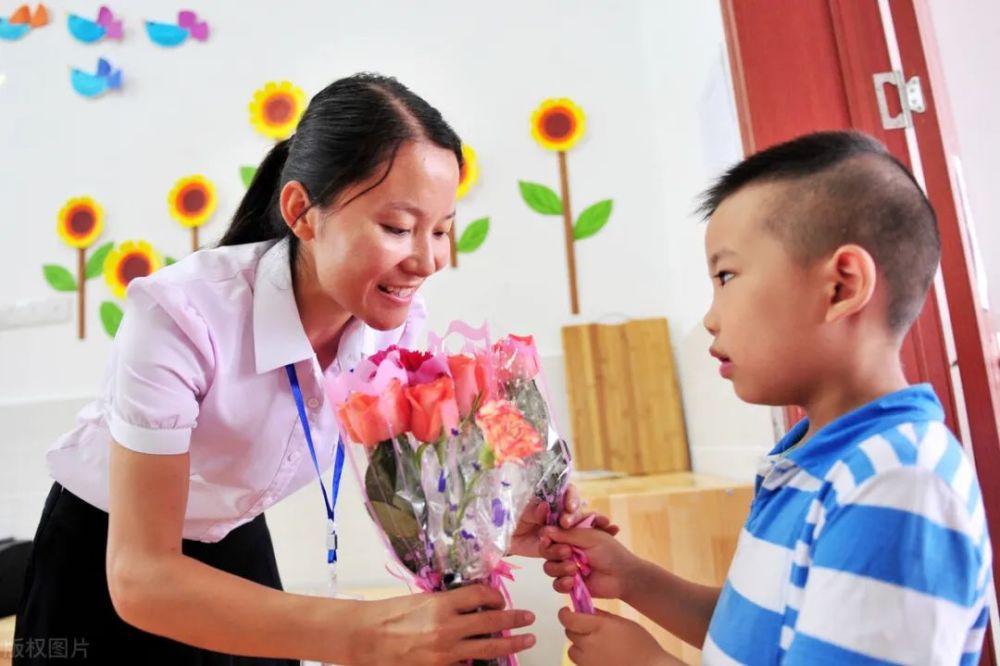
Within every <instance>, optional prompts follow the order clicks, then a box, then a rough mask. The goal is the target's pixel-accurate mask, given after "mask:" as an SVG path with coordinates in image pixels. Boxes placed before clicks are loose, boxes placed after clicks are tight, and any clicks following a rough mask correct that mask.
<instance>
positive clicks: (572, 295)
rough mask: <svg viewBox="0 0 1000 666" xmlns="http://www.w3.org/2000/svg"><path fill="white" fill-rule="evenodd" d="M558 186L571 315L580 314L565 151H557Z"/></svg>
mask: <svg viewBox="0 0 1000 666" xmlns="http://www.w3.org/2000/svg"><path fill="white" fill-rule="evenodd" d="M559 185H560V187H561V188H562V209H563V231H564V232H565V236H566V268H567V269H568V270H569V300H570V307H571V309H572V312H573V314H580V299H579V296H578V295H577V289H576V248H575V247H574V243H575V241H574V240H573V212H572V209H571V207H570V201H569V170H568V169H567V167H566V151H565V150H560V151H559Z"/></svg>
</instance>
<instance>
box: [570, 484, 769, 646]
mask: <svg viewBox="0 0 1000 666" xmlns="http://www.w3.org/2000/svg"><path fill="white" fill-rule="evenodd" d="M576 483H577V484H578V486H579V487H580V490H581V493H582V494H583V496H584V498H586V500H587V503H588V509H591V510H594V511H598V512H600V513H604V514H606V515H609V516H611V518H612V520H613V521H614V522H616V523H617V524H618V525H620V526H621V528H622V532H621V534H620V535H619V537H618V538H619V539H620V540H621V542H622V543H624V544H625V545H626V546H627V547H628V548H629V550H631V551H632V552H634V553H636V554H637V555H639V556H641V557H643V558H645V559H647V560H650V561H652V562H655V563H657V564H659V565H661V566H663V567H664V568H666V569H668V570H669V571H672V572H673V573H675V574H677V575H679V576H682V577H684V578H687V579H690V580H692V581H694V582H697V583H702V584H705V585H717V586H721V585H722V583H723V582H724V581H725V579H726V573H727V572H728V570H729V563H730V561H731V560H732V558H733V553H734V552H735V551H736V542H737V539H738V538H739V533H740V529H741V528H742V527H743V523H744V521H745V520H746V517H747V513H748V512H749V510H750V502H751V500H752V499H753V486H752V485H749V484H734V483H733V482H731V481H727V480H725V479H719V478H715V477H709V476H704V475H699V474H692V473H690V472H683V473H675V474H657V475H651V476H634V477H624V478H619V479H608V480H601V481H596V480H594V481H577V482H576ZM597 606H598V607H600V608H603V609H604V610H606V611H608V612H612V613H617V614H619V615H622V616H624V617H627V618H629V619H632V620H635V621H637V622H639V623H640V624H642V625H643V626H644V627H646V628H647V629H649V630H650V631H651V632H652V633H653V635H654V636H656V638H657V639H658V640H659V641H660V643H661V644H662V645H663V647H664V648H665V649H666V650H667V651H669V652H670V653H671V654H673V655H675V656H676V657H678V658H680V659H683V660H684V661H685V662H686V663H689V664H696V663H699V661H700V651H699V650H697V649H695V648H693V647H691V646H690V645H687V644H686V643H683V642H682V641H680V640H679V639H677V638H675V637H673V636H672V635H670V634H669V633H667V632H666V631H664V630H663V629H661V628H660V627H659V626H657V625H656V624H654V623H653V622H650V621H649V620H646V619H645V618H644V617H643V616H642V615H640V614H639V613H638V612H636V611H635V610H633V609H632V608H631V607H630V606H628V605H627V604H624V603H621V602H619V601H605V600H599V601H598V602H597ZM566 663H569V662H568V661H567V662H566Z"/></svg>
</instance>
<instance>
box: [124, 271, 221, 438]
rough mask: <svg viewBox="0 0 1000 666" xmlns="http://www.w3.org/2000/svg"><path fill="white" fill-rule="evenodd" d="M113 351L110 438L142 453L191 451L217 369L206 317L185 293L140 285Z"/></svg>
mask: <svg viewBox="0 0 1000 666" xmlns="http://www.w3.org/2000/svg"><path fill="white" fill-rule="evenodd" d="M114 347H115V348H114V355H115V360H114V367H113V371H112V381H113V385H112V390H111V414H110V430H111V436H112V437H113V438H114V440H115V441H116V442H118V443H119V444H121V445H122V446H124V447H126V448H128V449H131V450H133V451H137V452H139V453H152V454H162V455H165V454H178V453H185V452H186V451H187V450H188V449H189V447H190V443H191V431H192V430H193V429H194V427H195V426H196V425H197V423H198V411H199V404H200V401H201V398H202V396H203V395H204V393H205V391H206V389H207V387H208V384H209V380H210V376H211V369H212V358H213V356H212V353H211V338H210V336H209V334H208V327H207V325H206V324H205V321H204V319H203V318H202V317H201V315H200V314H199V313H198V312H197V311H196V310H195V309H194V307H193V306H192V305H191V304H190V303H189V302H188V301H187V299H186V298H185V297H184V294H183V292H182V291H181V290H180V289H179V288H177V287H175V286H173V285H166V284H158V283H155V282H151V281H150V280H149V279H141V280H135V281H133V282H132V283H131V284H130V285H129V289H128V296H127V299H126V302H125V314H124V317H123V319H122V323H121V326H120V327H119V329H118V332H117V334H116V336H115V342H114Z"/></svg>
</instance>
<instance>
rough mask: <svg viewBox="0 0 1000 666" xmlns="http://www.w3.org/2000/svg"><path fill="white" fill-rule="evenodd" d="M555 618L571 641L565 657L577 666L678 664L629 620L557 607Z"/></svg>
mask: <svg viewBox="0 0 1000 666" xmlns="http://www.w3.org/2000/svg"><path fill="white" fill-rule="evenodd" d="M559 622H560V623H562V626H563V627H565V628H566V638H568V639H569V640H570V641H571V642H572V643H573V645H571V646H570V648H569V658H570V659H571V660H572V661H573V663H574V664H578V666H591V664H592V665H593V666H607V664H643V665H644V666H654V665H656V666H659V665H661V664H663V665H664V666H665V665H667V664H680V663H681V662H679V661H677V660H675V659H673V658H672V657H671V656H670V655H668V654H667V653H666V652H664V651H663V648H661V647H660V644H659V643H657V642H656V639H655V638H653V636H652V635H651V634H650V633H649V632H648V631H646V630H645V629H643V628H642V627H640V626H639V625H638V624H636V623H635V622H633V621H632V620H626V619H625V618H623V617H619V616H617V615H612V614H610V613H605V612H604V611H602V610H599V611H597V614H596V615H588V614H586V613H574V612H573V611H571V610H570V609H568V608H562V609H560V610H559Z"/></svg>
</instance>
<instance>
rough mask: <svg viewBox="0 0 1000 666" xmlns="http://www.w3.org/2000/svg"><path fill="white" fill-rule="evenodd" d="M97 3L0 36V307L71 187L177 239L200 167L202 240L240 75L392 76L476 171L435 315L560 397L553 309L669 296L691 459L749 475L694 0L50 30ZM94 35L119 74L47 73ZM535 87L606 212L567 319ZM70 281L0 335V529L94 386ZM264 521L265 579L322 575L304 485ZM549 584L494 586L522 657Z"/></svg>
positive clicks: (53, 258)
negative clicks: (723, 290) (76, 37)
mask: <svg viewBox="0 0 1000 666" xmlns="http://www.w3.org/2000/svg"><path fill="white" fill-rule="evenodd" d="M99 4H100V2H99V1H98V0H86V1H78V2H73V3H70V2H68V0H52V2H51V3H49V8H50V10H51V12H52V15H53V16H54V17H55V25H52V26H50V27H48V28H44V29H42V30H39V31H37V32H35V33H32V34H30V35H28V37H27V38H25V39H24V40H23V41H22V42H18V43H7V42H0V74H4V75H6V77H5V78H6V81H5V83H3V84H2V85H0V137H2V144H0V146H2V154H3V156H4V158H5V165H6V167H5V169H4V173H3V177H2V178H0V201H3V202H4V209H3V212H4V215H3V218H4V230H5V232H6V234H5V238H6V241H7V242H5V243H3V244H0V277H2V278H3V279H2V280H0V304H4V303H10V302H13V301H16V300H20V299H34V298H40V297H46V296H49V295H51V294H52V292H51V290H50V288H49V287H48V286H47V285H46V284H45V283H44V281H43V280H42V277H41V271H40V266H41V265H42V264H43V263H62V264H70V263H71V262H72V260H73V254H72V252H71V251H70V250H69V249H67V248H66V247H65V246H63V245H62V243H61V242H60V241H59V240H58V238H57V237H56V234H55V233H54V223H55V214H56V212H57V211H58V210H59V208H60V207H61V205H62V203H63V202H64V201H65V200H66V199H67V198H68V197H70V196H74V195H78V194H86V193H89V194H92V195H94V196H95V197H96V198H97V199H98V200H99V201H100V202H101V203H102V204H103V205H104V207H105V212H106V216H107V217H106V232H105V235H104V238H105V239H114V240H116V241H122V240H126V239H129V238H144V239H147V240H150V241H151V242H152V243H153V244H154V246H155V247H157V248H158V249H159V250H160V251H161V252H162V253H164V254H170V255H174V256H183V254H184V252H185V249H186V248H187V246H188V242H189V241H188V235H187V233H186V232H185V231H183V230H181V228H180V227H179V226H177V225H176V224H175V223H174V222H173V221H172V220H171V219H170V218H169V217H168V215H167V209H166V205H165V198H166V194H167V192H168V191H169V190H170V188H171V186H172V184H173V182H174V181H175V180H176V179H177V178H178V177H180V176H182V175H186V174H188V173H196V172H201V173H204V174H205V175H207V176H208V177H209V178H211V179H213V180H214V181H215V183H216V185H217V187H218V191H219V212H218V213H217V215H216V218H215V219H214V221H212V222H211V223H210V224H209V225H208V226H207V227H206V228H205V229H204V232H203V233H204V236H203V237H204V238H206V240H207V239H212V238H216V237H218V236H219V235H220V234H221V232H222V230H223V228H224V226H225V218H226V217H227V215H228V214H229V213H231V211H232V210H233V208H234V207H235V205H236V203H237V202H238V200H239V197H240V196H241V194H242V191H243V188H242V185H241V183H240V180H239V176H238V167H239V166H240V165H241V164H249V163H254V162H256V161H258V160H259V159H260V158H261V157H262V155H263V154H264V152H265V151H266V149H267V147H268V143H267V141H266V140H264V139H262V138H261V137H259V136H257V135H256V134H255V133H254V132H253V130H252V129H251V128H250V126H249V123H248V122H247V120H246V116H247V113H246V105H247V103H248V101H249V99H250V97H251V95H252V93H253V91H254V90H255V89H256V88H257V87H259V86H260V85H261V84H263V83H264V82H265V81H267V80H270V79H285V78H287V79H289V80H292V81H294V82H295V83H297V84H298V85H299V86H301V87H302V88H303V89H304V90H306V92H307V94H312V93H314V92H316V91H317V90H318V89H320V88H321V87H322V86H324V85H325V84H327V83H329V82H330V81H331V80H333V79H335V78H336V77H338V76H341V75H346V74H349V73H353V72H355V71H358V70H376V71H381V72H385V73H390V74H393V75H395V76H397V77H399V78H400V79H401V80H402V81H403V82H405V83H406V84H407V85H409V86H411V87H412V88H413V89H415V90H416V91H417V92H419V93H420V94H421V95H423V96H425V97H426V98H427V99H428V100H430V101H431V102H432V103H433V104H435V105H436V106H438V107H439V108H440V109H441V110H442V112H443V113H444V114H445V116H446V117H447V118H448V119H449V120H450V121H451V122H452V124H453V125H454V126H455V127H456V129H457V130H458V131H459V133H460V134H461V135H462V136H463V138H464V139H465V140H466V141H467V142H468V143H470V144H471V145H472V146H473V147H474V148H475V149H476V150H477V152H478V154H479V158H480V167H481V180H480V183H479V185H478V186H477V187H476V188H475V189H473V191H472V192H471V194H470V195H469V196H468V197H467V198H466V199H465V200H463V201H462V202H461V203H460V205H459V216H460V225H463V224H465V223H467V222H468V221H469V220H472V219H475V218H477V217H480V216H482V215H489V216H491V218H492V220H493V230H492V231H491V234H490V237H489V239H488V240H487V242H486V244H485V245H484V246H483V248H482V249H481V250H480V251H479V252H477V253H475V254H473V255H463V257H462V266H461V268H460V269H459V271H458V272H451V271H447V272H445V273H444V274H442V275H440V276H438V277H436V278H435V279H433V280H432V281H431V282H430V283H428V285H427V286H426V291H425V295H426V297H427V300H428V302H429V304H430V307H431V313H432V314H431V324H432V326H434V327H435V328H442V327H443V326H444V325H446V324H447V322H449V321H450V320H451V319H453V318H455V317H459V316H461V317H463V318H465V319H467V320H469V321H471V322H478V321H480V320H482V319H484V318H488V319H489V320H490V321H491V324H492V326H493V327H494V330H497V331H507V330H513V331H516V332H532V333H534V334H535V335H536V338H537V339H538V341H539V345H540V348H541V351H542V354H543V356H544V357H545V367H546V370H547V372H548V374H549V378H550V383H551V384H553V388H554V392H555V394H556V395H555V398H556V400H557V402H558V403H559V404H558V407H557V409H558V410H559V411H560V413H562V414H563V415H565V413H566V408H565V397H564V386H563V376H562V359H561V348H560V342H559V340H560V333H559V330H560V327H561V326H563V325H566V324H570V323H574V322H590V321H616V320H620V319H623V318H627V317H645V316H665V317H668V318H669V320H670V323H671V330H672V334H673V338H674V343H675V351H676V353H677V356H678V366H679V372H680V378H681V387H682V392H683V396H684V404H685V412H686V415H687V419H688V430H689V436H690V442H691V445H692V449H693V451H692V453H693V461H694V464H695V467H696V469H698V470H700V471H708V472H712V473H717V474H724V475H728V476H733V477H736V478H741V479H744V480H749V479H750V478H751V475H752V473H753V469H754V464H755V460H756V457H757V456H758V455H759V454H760V453H761V452H763V451H764V450H766V449H767V448H768V447H769V446H770V445H771V443H772V434H771V425H770V420H769V413H768V411H767V410H766V409H763V408H758V407H749V406H746V405H742V404H741V403H739V402H738V401H737V400H736V399H735V398H734V397H733V395H732V392H731V390H730V388H729V386H728V385H727V384H726V383H725V382H723V381H722V380H721V379H719V378H718V375H717V373H716V370H715V368H714V364H713V363H712V361H711V359H710V358H709V357H708V355H707V348H708V339H707V334H706V333H705V332H704V331H703V329H702V328H701V325H700V319H701V315H702V313H703V311H704V310H705V308H706V307H707V305H708V300H709V297H710V283H709V280H708V279H707V276H706V270H705V266H704V259H703V250H702V239H703V228H702V227H701V226H700V225H699V224H698V221H697V220H696V219H695V218H694V217H693V215H692V214H691V211H692V210H693V208H694V206H695V196H696V194H697V193H698V192H699V191H700V190H701V189H703V188H704V187H705V186H706V185H707V184H708V182H709V180H710V177H711V176H712V175H713V174H714V173H715V172H716V171H718V169H720V168H721V167H723V166H725V164H726V163H727V162H728V161H729V160H732V159H735V158H736V157H737V156H738V152H739V145H738V140H737V138H736V120H735V115H734V113H733V110H732V101H731V93H730V92H729V88H728V82H727V78H726V77H727V76H728V75H727V73H726V71H725V68H724V57H723V54H724V49H723V32H722V24H721V18H720V16H719V10H718V6H717V3H715V2H686V3H674V2H670V3H667V2H661V1H659V0H642V1H637V2H631V3H605V2H598V1H597V0H586V1H583V0H552V1H550V2H545V3H538V2H530V1H528V0H517V1H512V2H507V3H502V4H496V3H493V4H491V5H485V4H475V5H470V4H468V3H461V2H457V1H452V2H445V1H443V0H440V1H436V2H423V3H409V2H401V1H393V2H384V3H381V4H379V5H375V4H373V3H356V2H330V3H315V2H307V1H306V0H289V1H287V2H285V3H283V4H282V5H281V9H280V10H279V9H277V6H276V5H275V4H273V3H264V2H254V3H250V2H242V3H237V2H235V0H228V1H220V2H215V3H211V4H210V5H208V6H204V7H198V9H199V10H200V11H203V12H204V15H203V18H205V19H206V20H208V21H209V23H210V24H211V27H212V30H213V34H212V37H211V39H210V41H209V42H207V43H205V44H199V43H193V44H185V45H183V46H181V47H180V48H178V49H176V50H173V51H166V50H162V49H160V48H158V47H155V46H153V45H152V44H150V43H149V42H148V40H147V39H146V37H145V35H144V34H142V32H141V27H140V26H141V23H140V20H141V19H143V18H154V19H160V20H168V19H170V18H171V16H172V15H173V14H174V13H175V12H176V10H177V9H181V8H186V7H187V5H186V4H184V5H182V4H181V3H178V2H167V1H163V2H158V3H156V11H155V15H154V12H152V11H143V10H141V9H132V8H131V7H134V6H135V5H136V4H138V3H132V4H131V5H123V6H121V7H116V8H115V9H116V10H120V11H121V12H122V13H123V16H124V18H125V21H126V24H125V27H126V31H127V34H126V40H125V41H124V42H123V43H122V44H120V45H118V44H111V45H107V46H106V47H105V46H98V47H93V46H85V45H82V44H79V43H77V42H75V41H73V40H71V39H70V37H69V36H68V34H67V33H66V30H65V27H64V22H65V14H66V13H67V11H69V8H70V7H71V6H72V9H73V11H75V12H78V13H82V14H88V13H91V12H93V13H96V11H97V8H98V6H99ZM144 6H146V7H150V6H152V3H144ZM98 55H106V56H107V57H109V58H110V59H111V61H112V63H113V64H114V65H115V66H120V67H121V68H122V69H123V70H124V75H125V90H124V92H123V93H122V94H121V95H119V96H113V97H109V98H106V99H102V100H98V101H87V100H83V99H81V98H79V97H77V96H76V95H75V93H73V92H72V91H71V89H70V87H69V84H68V66H69V65H73V66H79V67H91V66H93V64H94V62H95V61H96V58H97V56H98ZM551 96H569V97H572V98H573V99H575V100H576V101H577V102H578V103H579V104H580V105H581V106H583V108H584V109H585V110H586V112H587V113H588V130H587V136H586V138H585V139H584V141H583V142H581V144H580V145H579V146H578V147H577V148H576V149H574V150H573V151H572V152H571V154H570V156H569V170H570V175H571V182H572V191H573V199H574V208H575V210H577V211H579V210H582V209H583V207H584V206H586V205H588V204H589V203H592V202H594V201H597V200H599V199H603V198H607V197H611V198H614V201H615V208H614V214H613V216H612V219H611V221H610V223H609V225H608V227H607V228H606V229H605V230H604V231H603V232H602V233H600V234H599V235H598V236H596V237H594V238H593V239H590V240H588V241H586V242H583V243H580V244H579V245H578V255H577V257H578V265H579V271H580V293H581V303H582V309H583V312H582V314H581V315H580V316H579V317H572V316H570V315H569V308H568V297H567V287H566V277H565V267H564V261H565V260H564V255H563V241H562V237H561V225H560V222H559V221H558V220H557V219H555V218H543V217H541V216H538V215H536V214H535V213H533V212H531V211H530V210H529V209H528V208H527V207H526V206H525V205H524V203H523V202H522V201H521V200H520V198H519V196H518V192H517V181H518V180H519V179H525V180H535V181H539V182H544V183H547V184H549V185H551V186H553V187H554V186H556V184H557V182H558V181H557V177H558V171H557V164H556V158H555V156H554V155H553V154H551V153H547V152H544V151H542V150H541V149H540V148H539V147H538V146H537V145H536V144H535V143H534V141H533V140H532V139H531V137H530V134H529V131H528V119H529V116H530V113H531V111H532V110H533V108H534V107H535V106H536V104H537V103H538V102H539V101H540V100H542V99H543V98H545V97H551ZM88 288H89V293H88V298H89V300H90V303H91V306H90V307H89V308H88V312H87V315H88V331H89V334H88V338H87V340H86V341H84V342H78V341H76V339H75V332H74V331H75V329H74V326H73V324H71V323H66V324H60V325H53V326H46V327H39V328H33V329H21V330H10V331H0V425H2V427H3V431H4V433H5V441H4V443H3V445H2V446H3V448H2V449H0V482H2V485H0V507H2V509H3V511H2V512H0V536H2V535H4V534H6V533H13V534H15V535H17V536H22V537H30V536H31V533H32V532H33V529H34V524H35V522H36V520H37V512H38V510H39V509H40V507H41V501H42V499H43V497H44V492H45V490H46V488H47V483H48V481H47V479H46V478H45V472H44V466H43V463H42V456H43V453H44V450H45V448H46V447H47V446H48V445H49V444H50V443H51V441H52V440H53V439H54V437H55V436H57V435H58V434H59V433H60V432H61V431H63V430H64V429H66V428H68V427H69V425H70V423H71V420H72V414H73V413H74V411H75V409H76V408H78V406H79V405H80V404H82V401H84V400H86V399H89V398H91V397H92V396H93V393H94V391H95V390H96V388H97V386H98V381H99V378H100V375H101V372H102V370H103V367H104V363H105V359H106V358H107V354H108V350H109V345H110V342H109V340H108V339H107V338H106V336H105V334H104V333H103V331H102V330H101V328H100V322H99V320H98V318H97V314H96V307H94V305H95V304H96V303H98V302H100V300H104V299H105V298H107V297H108V293H107V289H106V287H105V286H104V285H103V283H99V282H98V281H96V280H95V281H94V282H91V283H90V286H89V287H88ZM721 415H724V416H725V418H720V416H721ZM562 422H563V424H564V425H567V426H568V423H567V421H566V419H565V416H564V417H563V420H562ZM342 497H344V500H343V502H344V506H343V508H342V510H341V512H340V514H341V516H342V521H343V523H344V525H343V528H342V529H343V532H344V539H343V543H344V552H343V558H344V560H343V565H342V579H343V580H344V581H345V584H350V583H355V584H381V583H386V582H390V581H391V578H389V577H388V574H386V573H385V572H384V571H383V570H382V568H381V565H377V566H376V565H373V562H380V561H382V558H381V548H380V546H379V545H378V542H377V541H376V539H375V536H374V533H373V532H372V528H371V526H370V525H369V524H368V522H367V518H366V517H365V515H364V513H363V512H362V511H361V510H360V505H359V504H358V502H357V499H356V494H355V493H353V492H352V491H351V487H350V486H348V487H346V488H345V492H344V493H343V495H342ZM269 518H270V520H271V525H272V530H273V531H274V533H275V541H276V549H277V552H278V559H279V563H280V566H281V570H282V574H283V577H284V579H285V582H286V585H288V586H289V587H291V588H295V589H309V588H313V587H316V586H317V585H319V584H320V582H321V581H322V577H323V565H322V563H321V561H320V560H321V553H322V544H321V540H320V533H319V530H320V529H322V519H323V515H322V511H321V506H320V499H319V497H318V491H317V490H316V488H314V487H309V488H306V489H303V490H302V491H300V492H299V493H298V494H297V495H295V496H293V497H291V498H289V500H288V501H286V502H285V503H283V504H282V505H280V506H279V507H276V508H275V509H274V510H272V511H271V512H270V513H269ZM548 589H549V588H548V585H547V583H545V582H544V581H543V580H542V577H541V574H540V573H539V572H538V570H537V568H534V567H530V568H528V569H526V570H525V571H523V572H521V573H520V574H519V580H518V582H517V583H516V584H515V586H514V595H515V598H516V599H517V600H518V601H519V602H520V603H521V604H523V605H525V606H528V607H531V608H534V609H535V610H536V611H539V613H540V617H541V618H543V620H542V624H541V625H540V627H541V632H542V636H543V638H542V641H541V644H540V645H539V647H537V648H536V649H535V650H534V651H533V653H532V655H531V656H529V658H527V659H525V660H524V663H525V665H526V666H531V664H543V663H544V664H551V663H555V661H556V659H557V655H558V651H559V648H560V645H561V639H560V636H561V633H560V632H559V631H558V627H557V626H556V625H555V624H554V622H553V619H552V618H553V616H554V615H553V614H554V609H555V608H556V607H557V606H558V604H559V603H560V599H559V597H558V596H556V595H555V594H554V593H549V592H547V590H548Z"/></svg>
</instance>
